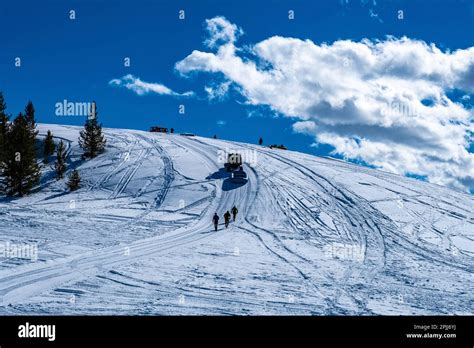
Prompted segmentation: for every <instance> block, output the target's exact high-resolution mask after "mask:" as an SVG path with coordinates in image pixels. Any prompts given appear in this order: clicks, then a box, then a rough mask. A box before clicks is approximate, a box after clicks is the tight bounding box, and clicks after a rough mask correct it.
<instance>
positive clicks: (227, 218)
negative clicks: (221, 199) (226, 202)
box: [224, 210, 230, 228]
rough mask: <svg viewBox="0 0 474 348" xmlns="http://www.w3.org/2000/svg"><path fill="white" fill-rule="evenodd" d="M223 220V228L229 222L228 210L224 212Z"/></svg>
mask: <svg viewBox="0 0 474 348" xmlns="http://www.w3.org/2000/svg"><path fill="white" fill-rule="evenodd" d="M224 222H225V228H227V227H228V226H229V222H230V213H229V211H228V210H227V211H226V212H225V214H224Z"/></svg>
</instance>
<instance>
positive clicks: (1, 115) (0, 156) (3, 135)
mask: <svg viewBox="0 0 474 348" xmlns="http://www.w3.org/2000/svg"><path fill="white" fill-rule="evenodd" d="M6 108H7V104H6V103H5V99H4V98H3V93H2V92H0V193H3V192H4V191H5V182H4V180H3V178H2V176H3V171H4V169H5V160H6V155H7V144H8V142H7V138H8V132H9V130H10V123H9V121H10V117H9V116H8V115H7V114H6V113H5V110H6Z"/></svg>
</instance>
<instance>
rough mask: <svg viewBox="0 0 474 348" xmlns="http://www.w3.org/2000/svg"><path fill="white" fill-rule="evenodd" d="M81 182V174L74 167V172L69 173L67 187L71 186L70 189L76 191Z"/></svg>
mask: <svg viewBox="0 0 474 348" xmlns="http://www.w3.org/2000/svg"><path fill="white" fill-rule="evenodd" d="M80 184H81V176H80V175H79V172H78V171H77V170H76V169H74V170H73V171H72V173H71V174H70V175H69V181H68V183H67V187H68V188H69V190H70V191H76V190H77V189H78V188H79V187H80Z"/></svg>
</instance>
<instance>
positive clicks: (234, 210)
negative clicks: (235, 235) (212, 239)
mask: <svg viewBox="0 0 474 348" xmlns="http://www.w3.org/2000/svg"><path fill="white" fill-rule="evenodd" d="M238 212H239V210H238V209H237V207H236V206H235V205H234V206H233V207H232V209H231V210H230V212H229V211H228V210H227V211H226V212H225V213H224V224H225V228H227V227H229V223H230V214H231V213H232V218H233V221H235V218H236V217H237V213H238ZM212 222H213V223H214V229H215V230H216V231H217V226H218V225H219V215H217V213H215V214H214V217H213V218H212Z"/></svg>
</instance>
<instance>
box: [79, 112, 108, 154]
mask: <svg viewBox="0 0 474 348" xmlns="http://www.w3.org/2000/svg"><path fill="white" fill-rule="evenodd" d="M94 105H95V104H94ZM93 110H94V111H93V113H92V115H91V117H89V118H88V119H87V121H86V123H85V125H84V129H83V130H82V131H81V133H80V136H79V145H80V146H81V148H82V149H83V150H84V154H83V155H82V156H83V157H89V158H94V157H95V156H97V155H98V154H100V153H101V152H103V151H104V150H105V143H106V140H105V137H104V135H103V134H102V124H99V122H98V120H97V111H96V110H97V109H96V107H94V108H93Z"/></svg>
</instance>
